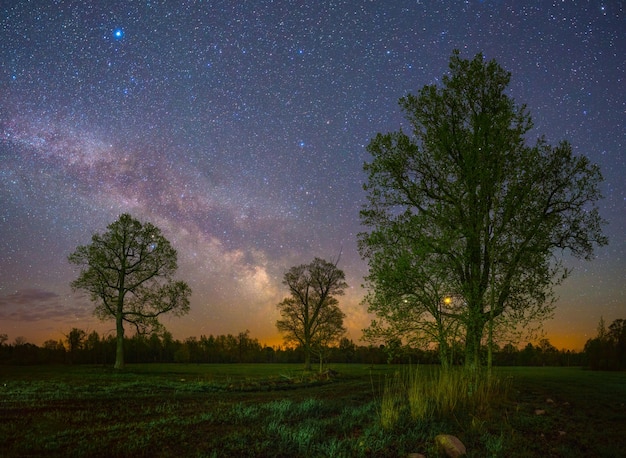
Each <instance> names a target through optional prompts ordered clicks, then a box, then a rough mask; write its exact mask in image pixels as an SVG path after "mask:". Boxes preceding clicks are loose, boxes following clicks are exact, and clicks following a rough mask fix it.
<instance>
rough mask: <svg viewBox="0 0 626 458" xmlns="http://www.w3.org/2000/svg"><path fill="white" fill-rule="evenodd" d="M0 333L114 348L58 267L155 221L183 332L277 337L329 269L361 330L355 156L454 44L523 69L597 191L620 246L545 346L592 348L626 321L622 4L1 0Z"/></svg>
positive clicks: (535, 100) (604, 255) (533, 107)
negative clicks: (297, 282) (309, 279)
mask: <svg viewBox="0 0 626 458" xmlns="http://www.w3.org/2000/svg"><path fill="white" fill-rule="evenodd" d="M0 15H1V17H0V25H1V27H0V333H6V334H8V336H9V342H12V341H13V340H14V339H15V338H16V337H18V336H23V337H25V338H26V339H27V340H28V341H29V342H32V343H35V344H42V343H43V341H44V340H46V339H55V340H58V339H61V338H63V334H66V333H67V332H69V330H70V329H71V328H72V327H79V328H81V329H85V330H88V331H92V330H96V331H98V332H100V333H102V334H110V333H112V332H114V331H113V329H114V323H113V322H104V323H102V322H99V321H97V320H96V319H95V318H94V317H93V316H92V310H93V305H92V304H90V302H89V301H88V299H87V298H85V297H83V296H81V295H80V294H77V293H73V292H72V291H71V289H70V287H69V283H70V282H71V281H72V280H73V279H74V278H76V276H77V272H76V270H74V269H75V268H74V266H71V265H70V264H69V263H68V262H67V255H68V254H69V253H71V252H72V251H73V250H74V249H75V248H76V246H77V245H81V244H87V243H89V241H90V237H91V235H92V234H93V233H95V232H100V233H101V232H104V231H105V230H106V226H107V225H108V224H109V223H111V222H113V221H115V220H116V219H117V218H118V216H119V214H121V213H124V212H128V213H131V214H132V215H133V216H134V217H136V218H138V219H140V220H143V221H150V222H152V223H154V224H156V225H157V226H159V227H160V228H161V229H162V231H163V233H164V235H165V236H166V237H167V238H168V239H169V240H170V241H171V242H172V244H173V246H174V247H175V248H176V249H177V250H178V255H179V270H178V272H177V275H176V277H177V278H180V279H184V280H185V281H187V282H188V283H189V285H190V286H191V288H192V290H193V295H192V299H191V312H190V314H189V315H187V316H185V317H183V318H165V319H164V320H163V323H164V324H165V325H166V327H167V328H168V329H169V330H170V331H171V332H172V333H173V335H174V337H175V338H178V339H181V340H182V339H185V338H187V337H189V336H196V337H199V336H200V335H202V334H204V335H208V334H214V335H216V334H227V333H238V332H241V331H244V330H246V329H248V330H250V335H251V336H252V337H255V338H258V339H259V340H260V341H261V342H263V343H268V344H277V343H280V341H281V339H280V336H279V335H278V333H277V331H276V328H275V322H276V320H277V319H278V317H279V316H278V312H277V310H276V304H277V303H278V302H279V301H280V300H281V299H282V298H283V297H285V296H286V295H287V291H286V289H285V287H284V285H282V283H281V281H282V277H283V274H284V272H285V271H286V270H288V269H289V268H290V267H291V266H294V265H297V264H301V263H308V262H310V261H312V260H313V258H314V257H316V256H317V257H321V258H325V259H328V260H330V259H333V258H336V257H337V256H338V255H339V254H340V253H341V259H340V262H339V267H340V268H342V269H343V270H344V271H345V273H346V279H347V282H348V284H349V286H350V288H349V289H348V291H347V292H346V295H345V296H343V297H342V298H340V306H341V307H342V309H343V310H344V312H345V313H346V315H347V318H346V321H345V324H346V325H347V327H348V329H349V337H351V338H353V339H354V340H355V341H357V342H358V339H359V338H360V337H361V329H363V328H364V327H366V326H367V325H368V324H369V320H370V317H369V316H368V315H367V313H366V308H365V307H364V306H363V305H361V304H360V302H361V300H362V297H363V294H364V291H363V289H362V288H361V285H362V283H363V277H364V276H365V275H366V274H367V263H366V262H365V261H363V260H362V259H361V258H360V256H359V254H358V251H357V248H356V235H357V233H358V232H360V231H361V230H362V229H363V228H362V227H361V226H360V222H359V215H358V213H359V209H360V208H361V206H362V204H363V203H364V202H365V199H364V192H363V191H362V184H363V182H364V180H365V174H364V173H363V169H362V166H363V162H364V161H366V160H368V159H369V156H368V154H367V152H366V149H365V147H366V145H367V144H368V143H369V141H370V140H371V139H372V138H373V137H374V136H375V134H376V133H378V132H388V131H392V130H398V129H399V128H400V127H402V126H405V122H404V120H403V118H402V114H401V113H400V111H399V107H398V104H397V101H398V99H399V98H400V97H402V96H405V95H406V94H407V93H409V92H412V93H417V91H418V90H419V89H420V88H421V87H422V86H424V85H425V84H433V83H438V82H440V81H441V77H442V75H444V74H445V73H446V72H447V64H448V61H449V57H450V55H451V53H452V50H453V49H455V48H456V49H459V50H460V51H461V55H462V56H463V57H465V58H472V57H474V55H475V54H477V53H478V52H482V53H483V54H484V56H485V57H486V58H487V59H492V58H495V59H496V60H497V61H498V63H499V64H500V65H502V66H503V67H504V68H505V69H506V70H508V71H510V72H511V73H512V82H511V85H510V88H509V94H510V95H511V96H512V97H513V98H514V99H515V100H516V102H517V103H518V104H522V103H525V104H527V105H528V108H529V110H530V113H531V115H532V117H533V120H534V122H535V129H534V130H533V131H532V132H531V135H530V136H529V141H530V142H532V143H534V141H535V139H536V138H537V137H538V136H540V135H545V136H546V138H547V140H548V141H549V142H550V143H553V144H555V143H557V142H558V141H560V140H563V139H564V140H568V141H570V142H571V143H572V145H573V148H574V150H575V152H576V153H577V154H584V155H587V156H588V157H589V158H590V159H591V160H592V161H593V162H595V163H597V164H599V165H600V167H601V169H602V172H603V174H604V177H605V182H604V184H603V186H602V189H603V193H604V195H605V199H604V200H603V201H602V202H601V204H600V206H601V212H602V216H603V217H604V218H605V219H606V220H607V221H608V225H607V227H606V231H605V232H606V234H607V235H608V236H609V238H610V244H609V245H608V246H607V247H604V248H602V249H599V250H597V257H596V259H595V260H594V261H592V262H583V261H578V260H575V259H568V260H567V265H568V266H569V267H571V268H572V269H574V271H573V273H572V275H571V277H570V278H569V279H568V280H566V282H565V283H564V284H563V285H562V286H560V287H559V288H558V293H559V296H560V300H559V302H558V306H557V311H556V313H555V317H554V319H553V320H551V321H549V322H548V323H546V325H545V331H546V333H547V337H548V338H550V340H551V342H552V343H553V344H554V345H556V346H557V347H558V348H572V349H580V348H582V346H583V345H584V343H585V341H586V340H587V339H588V338H591V337H593V336H595V332H596V326H597V323H598V321H599V319H600V316H603V317H604V319H605V321H606V322H607V324H608V323H610V322H611V321H613V320H614V319H616V318H626V296H625V290H626V288H625V287H624V284H625V280H626V274H625V272H626V257H625V247H626V180H625V179H624V174H625V172H626V153H625V151H624V148H625V146H626V136H625V134H626V127H625V126H626V90H625V88H626V14H625V11H624V2H623V1H605V2H601V1H596V0H593V1H573V0H572V1H570V0H565V1H560V0H559V1H539V0H535V1H524V0H508V1H506V0H483V1H476V0H469V1H456V0H455V1H445V0H442V1H426V0H422V1H419V0H412V1H406V0H395V1H393V2H391V1H382V0H380V1H377V0H367V1H366V0H351V1H342V0H335V1H319V2H316V1H304V0H301V1H297V0H256V1H252V0H251V1H245V0H242V1H237V2H235V1H226V0H225V1H200V0H196V1H192V0H189V1H183V0H181V1H164V0H143V1H128V0H127V1H107V0H104V1H99V2H84V1H82V0H77V1H65V0H54V1H53V0H33V1H25V0H21V1H20V0H13V1H11V0H2V1H0Z"/></svg>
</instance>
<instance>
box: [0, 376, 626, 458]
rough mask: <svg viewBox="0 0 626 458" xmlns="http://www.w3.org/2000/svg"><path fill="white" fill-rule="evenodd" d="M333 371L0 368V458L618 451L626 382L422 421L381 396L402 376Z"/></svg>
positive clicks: (598, 381)
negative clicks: (441, 445)
mask: <svg viewBox="0 0 626 458" xmlns="http://www.w3.org/2000/svg"><path fill="white" fill-rule="evenodd" d="M332 369H334V370H335V371H337V372H338V376H336V377H334V378H331V379H329V380H327V379H319V378H317V377H315V376H314V375H313V374H306V373H304V372H303V371H302V370H301V366H299V365H278V364H256V365H254V364H250V365H179V364H170V365H157V364H154V365H148V364H145V365H131V366H129V367H128V368H127V370H126V371H124V372H123V373H116V372H114V371H113V370H112V369H110V368H103V367H95V366H32V367H8V366H7V367H0V455H1V456H3V457H24V456H64V457H67V456H72V457H78V456H89V457H92V456H95V457H97V456H103V457H104V456H107V457H115V456H133V457H136V456H150V457H153V456H163V457H166V456H177V457H181V456H185V457H204V456H206V457H212V456H215V457H223V456H225V457H228V456H237V457H241V456H255V457H259V456H275V457H280V456H284V457H298V456H301V457H317V456H320V457H322V456H324V457H325V456H328V457H331V456H334V457H353V456H355V457H356V456H372V457H374V456H375V457H379V456H380V457H386V456H389V457H398V456H400V457H402V456H407V455H408V454H409V453H422V454H424V455H426V456H428V457H434V456H438V455H437V450H436V448H435V445H434V437H435V436H436V435H437V434H440V433H448V434H454V435H456V436H458V437H459V438H460V439H461V440H462V441H463V442H464V444H465V445H466V446H467V449H468V456H474V457H486V456H502V457H516V456H528V457H532V456H555V457H557V456H563V457H577V456H580V457H590V456H593V457H602V456H605V457H616V456H624V454H625V453H626V407H625V405H624V404H625V403H626V374H624V373H598V372H590V371H584V370H582V369H579V368H502V369H499V370H497V371H496V378H497V380H498V386H499V387H500V388H499V391H498V393H496V395H494V396H493V397H492V399H490V402H489V404H488V405H487V406H486V405H485V404H484V403H481V404H480V405H479V406H478V407H477V405H475V404H461V403H459V404H458V405H456V406H455V407H454V408H452V410H450V411H445V410H441V411H434V412H433V411H432V409H431V410H430V411H429V412H430V413H428V414H427V415H426V416H422V417H416V416H415V415H414V410H413V404H412V403H411V402H410V399H411V398H410V396H409V397H407V394H406V393H405V392H403V393H401V395H399V396H397V397H394V396H389V394H390V393H393V392H394V391H393V389H398V387H400V389H399V390H400V391H402V389H404V388H403V387H404V386H405V385H402V384H401V383H400V384H398V383H396V382H394V380H401V378H400V377H401V376H400V375H398V374H403V373H406V370H407V368H402V367H397V366H396V367H394V366H377V367H373V368H371V367H368V366H362V365H333V366H332ZM419 371H421V372H419V374H423V375H419V376H420V377H422V376H424V377H425V378H424V380H426V378H427V377H429V376H430V377H431V378H430V380H431V381H432V380H435V381H436V380H438V379H436V378H432V373H433V372H432V371H433V369H432V368H428V367H421V368H419ZM429 374H430V375H429ZM416 380H417V379H416ZM420 380H421V379H420ZM438 383H441V382H438ZM417 386H419V384H418V385H417ZM394 387H395V388H394ZM469 390H470V393H469V394H470V398H471V395H472V393H471V386H470V389H469ZM405 398H406V402H405ZM428 405H429V406H432V404H428ZM389 412H391V414H392V415H391V418H392V419H393V421H391V422H389V421H386V422H385V421H384V419H385V418H387V417H386V413H389Z"/></svg>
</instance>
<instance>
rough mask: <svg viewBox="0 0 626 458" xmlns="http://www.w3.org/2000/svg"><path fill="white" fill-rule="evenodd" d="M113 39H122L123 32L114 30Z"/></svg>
mask: <svg viewBox="0 0 626 458" xmlns="http://www.w3.org/2000/svg"><path fill="white" fill-rule="evenodd" d="M113 38H115V39H116V40H121V39H122V38H124V30H122V29H115V30H114V31H113Z"/></svg>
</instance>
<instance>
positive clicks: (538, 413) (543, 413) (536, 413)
mask: <svg viewBox="0 0 626 458" xmlns="http://www.w3.org/2000/svg"><path fill="white" fill-rule="evenodd" d="M545 413H546V411H545V410H542V409H535V415H545Z"/></svg>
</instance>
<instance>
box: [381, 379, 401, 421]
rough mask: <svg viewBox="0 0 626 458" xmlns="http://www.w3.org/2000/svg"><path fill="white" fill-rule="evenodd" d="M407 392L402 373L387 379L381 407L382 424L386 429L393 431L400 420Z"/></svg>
mask: <svg viewBox="0 0 626 458" xmlns="http://www.w3.org/2000/svg"><path fill="white" fill-rule="evenodd" d="M405 390H406V388H405V380H404V377H403V376H402V374H401V373H400V372H396V373H395V374H393V376H391V377H387V378H386V379H385V388H384V391H383V395H382V400H381V406H380V422H381V424H382V426H383V428H384V429H392V428H393V427H394V426H395V425H396V423H397V422H398V420H399V419H400V412H401V410H402V408H403V404H404V397H405V395H404V393H405Z"/></svg>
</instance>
